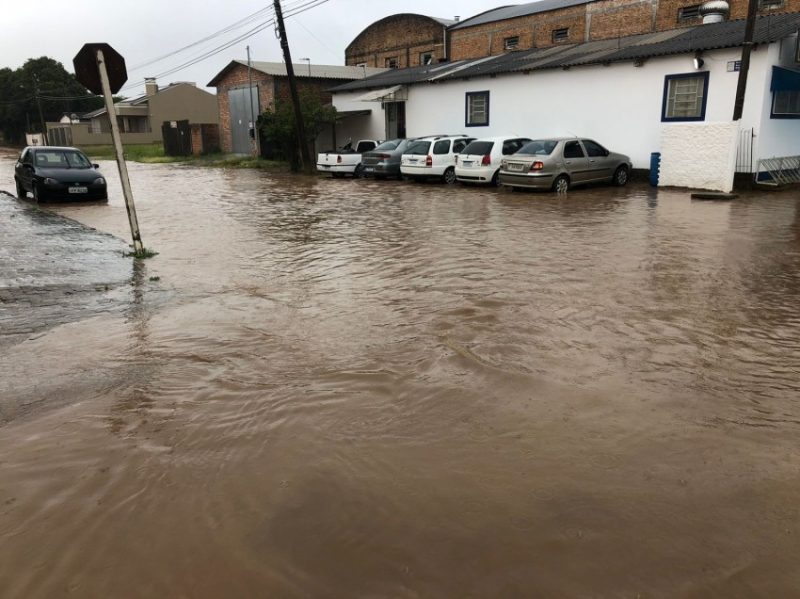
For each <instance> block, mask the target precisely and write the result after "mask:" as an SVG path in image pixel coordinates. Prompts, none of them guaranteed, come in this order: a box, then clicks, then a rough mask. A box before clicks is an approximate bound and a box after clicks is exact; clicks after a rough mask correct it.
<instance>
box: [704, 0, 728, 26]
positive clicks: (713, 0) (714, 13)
mask: <svg viewBox="0 0 800 599" xmlns="http://www.w3.org/2000/svg"><path fill="white" fill-rule="evenodd" d="M698 12H699V13H700V16H701V17H703V25H705V24H706V23H722V21H724V20H725V19H727V18H728V14H730V12H731V7H730V5H729V4H728V3H727V2H726V1H725V0H709V1H708V2H704V3H703V4H702V5H700V10H699V11H698Z"/></svg>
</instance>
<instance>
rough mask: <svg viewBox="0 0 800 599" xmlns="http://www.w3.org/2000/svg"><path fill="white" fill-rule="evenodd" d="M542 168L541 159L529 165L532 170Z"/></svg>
mask: <svg viewBox="0 0 800 599" xmlns="http://www.w3.org/2000/svg"><path fill="white" fill-rule="evenodd" d="M543 168H544V162H542V161H541V160H537V161H536V162H534V163H533V164H532V165H531V170H532V171H540V170H542V169H543Z"/></svg>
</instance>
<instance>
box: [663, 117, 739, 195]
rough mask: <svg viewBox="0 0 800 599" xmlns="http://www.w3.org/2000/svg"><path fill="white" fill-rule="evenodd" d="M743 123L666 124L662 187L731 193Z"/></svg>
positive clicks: (664, 127)
mask: <svg viewBox="0 0 800 599" xmlns="http://www.w3.org/2000/svg"><path fill="white" fill-rule="evenodd" d="M738 138H739V123H738V122H736V121H726V122H721V123H708V122H696V123H664V125H663V127H662V135H661V171H660V175H659V181H658V184H659V185H660V186H675V187H691V188H694V189H710V190H713V191H724V192H730V191H731V190H733V173H734V171H735V168H736V142H737V140H738Z"/></svg>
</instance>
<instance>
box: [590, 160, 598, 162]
mask: <svg viewBox="0 0 800 599" xmlns="http://www.w3.org/2000/svg"><path fill="white" fill-rule="evenodd" d="M589 162H597V161H596V160H590V161H589Z"/></svg>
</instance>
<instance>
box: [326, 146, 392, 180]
mask: <svg viewBox="0 0 800 599" xmlns="http://www.w3.org/2000/svg"><path fill="white" fill-rule="evenodd" d="M380 143H381V142H379V141H375V140H373V139H361V140H359V141H358V142H357V143H356V147H355V149H353V143H352V141H348V142H347V143H346V144H345V145H344V146H343V147H341V148H339V149H338V150H326V151H324V152H320V153H319V154H317V170H318V171H320V172H323V173H330V174H331V176H333V177H344V176H345V175H353V177H359V176H361V154H362V153H363V152H369V151H370V150H374V149H375V147H376V146H377V145H378V144H380Z"/></svg>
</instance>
